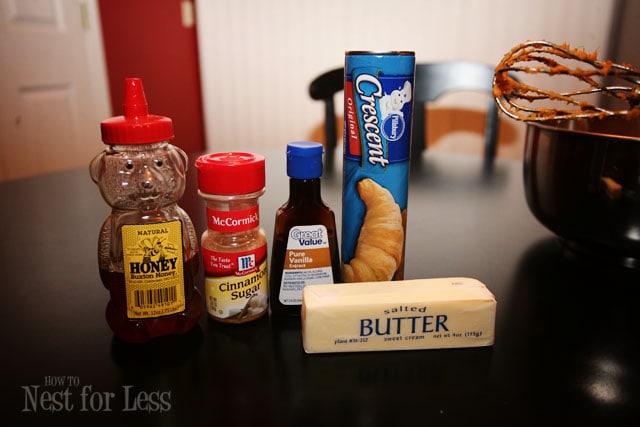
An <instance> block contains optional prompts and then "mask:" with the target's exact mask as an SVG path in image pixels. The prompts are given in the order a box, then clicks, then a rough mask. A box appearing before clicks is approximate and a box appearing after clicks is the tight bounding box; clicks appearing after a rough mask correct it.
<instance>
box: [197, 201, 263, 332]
mask: <svg viewBox="0 0 640 427" xmlns="http://www.w3.org/2000/svg"><path fill="white" fill-rule="evenodd" d="M259 224H260V218H259V208H258V206H257V205H256V206H253V207H251V208H249V209H245V210H239V211H219V210H215V209H210V208H207V227H208V228H209V229H210V230H213V231H219V232H223V233H233V232H241V231H246V230H250V229H252V228H255V227H257V226H258V225H259ZM201 250H202V259H203V262H204V270H205V295H206V303H207V310H208V312H209V314H210V315H211V316H213V317H217V318H219V319H226V320H229V321H234V322H240V321H243V320H245V319H246V318H250V317H254V316H256V315H258V314H260V313H263V312H264V311H265V310H266V309H267V298H268V290H267V287H268V280H267V245H266V243H265V244H262V245H258V246H254V247H251V248H248V249H246V250H239V251H237V252H230V251H229V249H228V248H226V247H225V248H224V250H222V249H221V250H215V249H214V248H208V247H206V246H204V245H203V247H202V249H201Z"/></svg>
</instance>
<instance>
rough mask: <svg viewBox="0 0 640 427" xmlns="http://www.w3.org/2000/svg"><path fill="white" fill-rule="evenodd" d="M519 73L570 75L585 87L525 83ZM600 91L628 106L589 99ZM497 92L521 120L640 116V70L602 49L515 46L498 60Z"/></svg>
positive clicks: (507, 111) (502, 105) (501, 104)
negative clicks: (605, 56)
mask: <svg viewBox="0 0 640 427" xmlns="http://www.w3.org/2000/svg"><path fill="white" fill-rule="evenodd" d="M572 67H573V68H572ZM583 67H586V68H583ZM514 73H515V75H516V76H517V77H514ZM518 73H525V74H541V73H542V74H547V75H549V76H556V75H565V76H570V77H573V78H574V79H572V80H571V81H572V84H576V85H579V86H580V87H577V88H575V89H572V90H569V91H566V92H555V91H553V90H546V89H540V88H537V87H534V86H531V85H529V84H526V83H524V82H521V81H520V79H519V76H520V74H518ZM598 93H599V94H603V95H607V96H610V97H613V98H615V99H617V100H618V101H620V100H621V101H624V102H625V103H626V105H625V107H627V108H620V109H608V108H605V107H601V106H596V105H593V104H591V103H589V102H587V101H586V100H585V99H584V98H585V96H586V95H590V94H598ZM493 95H494V98H495V100H496V103H497V104H498V106H499V107H500V109H501V110H502V111H503V112H504V113H505V114H507V115H508V116H509V117H511V118H513V119H516V120H522V121H547V120H559V119H580V118H591V117H605V116H633V115H640V69H639V68H635V67H633V66H630V65H620V64H615V63H613V62H611V61H600V60H598V59H597V52H594V53H587V52H585V51H583V50H580V49H573V48H571V47H569V46H568V45H558V44H554V43H551V42H547V41H529V42H526V43H523V44H521V45H519V46H516V47H514V48H513V49H512V50H511V51H510V52H509V53H507V54H506V55H505V56H504V58H503V59H502V61H501V62H500V63H499V64H498V66H497V67H496V70H495V75H494V79H493ZM556 106H559V108H556Z"/></svg>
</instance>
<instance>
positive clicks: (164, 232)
mask: <svg viewBox="0 0 640 427" xmlns="http://www.w3.org/2000/svg"><path fill="white" fill-rule="evenodd" d="M182 244H183V242H182V223H181V222H180V221H169V222H163V223H156V224H135V225H123V226H122V251H123V257H124V278H125V291H126V298H127V317H128V318H129V319H147V318H153V317H160V316H166V315H171V314H176V313H180V312H183V311H184V310H185V309H186V304H185V294H184V255H183V254H184V252H183V247H182Z"/></svg>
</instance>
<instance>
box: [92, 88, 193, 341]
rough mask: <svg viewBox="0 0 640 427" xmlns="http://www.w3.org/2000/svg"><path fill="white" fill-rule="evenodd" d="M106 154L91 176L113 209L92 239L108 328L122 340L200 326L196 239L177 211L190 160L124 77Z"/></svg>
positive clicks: (106, 129) (108, 123)
mask: <svg viewBox="0 0 640 427" xmlns="http://www.w3.org/2000/svg"><path fill="white" fill-rule="evenodd" d="M100 127H101V131H102V140H103V142H104V143H105V144H106V145H107V147H106V149H105V150H104V151H103V152H102V153H100V154H98V155H97V156H96V157H95V158H94V159H93V160H92V161H91V164H90V167H89V168H90V173H91V178H92V179H93V181H95V183H96V184H97V185H98V187H99V188H100V192H101V193H102V197H103V198H104V200H105V201H106V202H107V203H108V204H109V205H110V206H111V208H112V209H111V214H110V215H109V216H108V217H107V219H106V220H105V221H104V223H103V225H102V229H101V230H100V235H99V238H98V262H99V269H100V277H101V279H102V283H103V284H104V286H105V287H106V288H107V289H108V290H109V292H110V297H111V299H110V301H109V303H108V305H107V309H106V318H107V323H108V324H109V326H110V328H111V329H112V330H113V332H114V334H115V335H116V336H117V337H118V338H121V339H123V340H125V341H128V342H146V341H148V340H150V339H152V338H155V337H159V336H163V335H170V334H182V333H185V332H187V331H189V330H191V329H192V328H193V327H194V326H195V325H196V323H197V322H198V321H199V319H200V316H201V313H202V310H203V301H202V297H201V295H200V292H199V291H198V289H197V287H196V286H195V277H196V275H197V272H198V268H199V255H198V254H199V249H198V237H197V235H196V232H195V230H194V227H193V223H192V222H191V219H190V218H189V216H188V215H187V214H186V212H185V211H184V210H183V209H182V208H180V207H179V206H178V205H177V201H178V200H179V199H180V197H182V195H183V193H184V190H185V185H186V171H187V166H188V158H187V155H186V154H185V152H184V151H182V150H181V149H180V148H178V147H176V146H174V145H172V144H171V143H170V140H172V139H173V137H174V134H173V124H172V121H171V119H170V118H168V117H163V116H156V115H150V114H148V106H147V101H146V98H145V94H144V90H143V88H142V82H141V80H140V79H138V78H128V79H125V99H124V115H123V116H117V117H112V118H109V119H106V120H104V121H103V122H102V123H101V126H100Z"/></svg>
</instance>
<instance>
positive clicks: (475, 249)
mask: <svg viewBox="0 0 640 427" xmlns="http://www.w3.org/2000/svg"><path fill="white" fill-rule="evenodd" d="M256 151H259V150H256ZM264 154H266V156H267V192H266V194H265V195H264V196H263V197H262V198H261V200H260V204H261V222H262V225H263V227H264V228H265V230H266V232H267V236H268V238H269V244H271V234H272V232H273V220H274V216H275V210H276V208H277V207H278V206H279V205H280V204H282V203H283V202H284V201H285V200H286V198H287V196H288V184H287V177H286V174H285V168H284V165H285V150H284V148H283V149H282V150H267V151H264ZM194 160H195V158H192V159H191V163H192V164H193V161H194ZM336 167H337V168H338V169H337V172H334V173H333V174H328V176H327V177H325V178H324V181H323V184H322V185H323V197H324V200H325V202H327V204H329V205H330V206H331V207H332V208H333V209H334V210H335V211H336V214H337V220H338V227H340V219H339V218H340V207H341V173H340V170H339V168H340V161H339V159H337V162H336ZM0 200H2V204H3V208H2V209H1V210H0V224H2V225H3V227H2V228H3V232H2V245H0V259H1V261H0V271H1V272H2V286H1V287H0V301H1V303H0V304H1V306H2V309H1V310H0V316H1V319H2V325H3V326H2V332H1V336H0V340H1V341H2V342H3V343H4V346H3V350H2V366H3V368H4V372H3V379H2V405H1V406H2V410H1V411H2V412H1V417H2V419H3V424H6V425H50V424H51V423H54V424H56V425H62V424H63V423H65V424H67V425H80V424H82V425H86V424H87V423H90V425H114V424H115V423H118V424H120V425H140V424H142V425H147V424H148V425H218V426H234V425H238V426H245V425H296V426H301V425H333V426H337V425H349V426H377V425H380V426H382V425H384V426H388V425H394V426H395V425H402V424H404V423H408V422H415V423H417V424H418V425H448V426H457V425H474V426H477V425H492V426H495V425H504V426H515V425H517V426H523V425H536V426H538V425H560V424H568V423H570V424H571V425H581V426H584V425H594V426H595V425H602V426H615V425H636V424H638V422H639V421H640V370H639V369H638V367H639V364H640V350H639V348H640V321H639V320H638V316H637V315H636V307H637V303H636V300H635V299H634V298H632V295H635V292H633V291H635V290H636V289H635V288H637V286H638V285H639V284H640V271H637V270H629V269H625V268H622V267H613V266H606V265H601V264H599V263H594V262H585V261H583V260H580V259H576V258H574V257H572V256H569V254H567V253H565V251H564V250H563V248H562V246H561V245H560V243H559V241H558V239H557V238H556V237H555V236H554V235H552V234H551V233H550V232H549V231H547V230H546V229H545V228H544V227H543V226H542V225H540V224H539V223H538V222H537V221H536V220H535V218H534V217H533V216H532V214H531V213H530V212H529V210H528V208H527V206H526V203H525V199H524V191H523V185H522V164H521V163H520V162H515V161H509V160H504V159H498V160H497V161H496V164H495V166H494V168H493V170H492V171H491V172H490V173H484V172H483V170H482V165H481V159H479V158H476V157H467V156H460V155H450V154H449V155H448V154H442V153H429V152H426V153H425V155H424V157H423V159H422V163H421V164H420V165H417V167H416V169H415V170H414V171H412V175H411V185H410V192H409V209H408V210H409V212H408V233H407V234H408V238H407V251H406V252H407V256H406V267H405V277H406V278H422V277H451V276H469V277H475V278H477V279H479V280H481V281H483V282H484V283H485V284H486V285H487V286H488V287H489V289H490V290H491V291H492V292H493V293H494V294H495V296H496V299H497V301H498V312H497V318H496V342H495V345H494V346H493V347H490V348H470V349H444V350H420V351H398V352H377V353H352V354H329V355H306V354H305V353H304V351H303V349H302V340H301V333H300V324H299V319H295V318H294V319H276V318H269V317H265V318H263V319H261V320H259V321H256V322H254V323H249V324H244V325H223V324H219V323H215V322H213V321H211V320H208V319H206V318H205V316H204V315H203V318H202V320H201V322H200V325H199V327H197V328H196V329H195V330H194V331H192V332H190V333H189V334H187V335H185V336H179V337H166V338H161V339H158V340H156V341H152V342H151V343H148V344H145V345H131V344H126V343H123V342H120V341H119V340H117V339H114V338H113V335H112V334H111V331H110V330H109V328H108V326H107V324H106V321H105V319H104V309H105V306H106V303H107V301H108V292H107V291H106V290H105V288H104V287H103V286H102V284H101V282H100V279H99V275H98V266H97V254H96V249H97V238H98V231H99V229H100V226H101V224H102V222H103V220H104V219H105V217H106V216H107V214H108V212H109V207H108V206H107V205H106V203H105V202H104V201H103V200H102V198H101V196H100V194H99V191H98V188H97V187H96V186H95V185H94V184H93V183H92V181H91V179H90V177H89V174H88V171H87V170H85V169H81V170H73V171H68V172H61V173H55V174H50V175H43V176H39V177H34V178H29V179H23V180H18V181H13V182H7V183H3V184H0ZM180 205H181V206H182V207H183V208H184V209H185V210H186V211H187V212H188V213H189V215H190V216H191V218H192V220H193V222H194V225H195V227H196V229H197V231H198V233H202V231H204V227H205V221H204V204H203V203H202V201H201V200H200V199H199V198H198V196H197V194H196V191H195V169H194V168H192V169H191V174H190V181H189V187H188V189H187V191H186V193H185V196H184V197H183V199H182V201H181V203H180ZM200 270H201V271H200V283H201V282H202V268H201V269H200ZM34 396H38V399H39V400H37V402H36V401H34V400H33V399H34ZM135 399H138V400H135ZM145 402H146V403H145ZM83 405H84V406H83ZM107 409H109V410H107ZM5 420H6V421H5Z"/></svg>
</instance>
